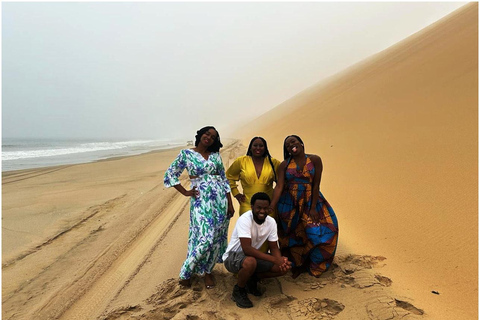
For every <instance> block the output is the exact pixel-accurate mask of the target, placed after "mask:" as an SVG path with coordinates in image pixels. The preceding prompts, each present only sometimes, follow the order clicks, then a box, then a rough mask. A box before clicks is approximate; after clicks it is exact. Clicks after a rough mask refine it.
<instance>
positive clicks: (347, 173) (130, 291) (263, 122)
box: [2, 3, 478, 319]
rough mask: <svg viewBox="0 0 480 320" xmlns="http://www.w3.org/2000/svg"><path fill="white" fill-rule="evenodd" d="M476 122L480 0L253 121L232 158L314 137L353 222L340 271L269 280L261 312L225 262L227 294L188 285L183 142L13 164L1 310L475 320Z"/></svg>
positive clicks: (328, 192) (33, 315)
mask: <svg viewBox="0 0 480 320" xmlns="http://www.w3.org/2000/svg"><path fill="white" fill-rule="evenodd" d="M217 127H218V125H217ZM477 133H478V4H477V3H472V4H468V5H466V6H465V7H463V8H461V9H459V10H457V11H455V12H453V13H452V14H450V15H449V16H447V17H445V18H444V19H442V20H440V21H438V22H437V23H435V24H433V25H431V26H430V27H428V28H426V29H424V30H422V31H420V32H419V33H417V34H415V35H413V36H411V37H409V38H407V39H405V40H404V41H402V42H400V43H398V44H396V45H395V46H393V47H390V48H388V49H387V50H385V51H383V52H380V53H378V54H377V55H375V56H372V57H370V58H369V59H367V60H366V61H363V62H361V63H359V64H357V65H354V66H352V67H351V68H349V69H347V70H345V71H343V72H341V73H340V74H338V75H336V76H334V77H332V78H330V79H327V80H324V81H322V82H320V83H318V84H315V85H313V86H312V87H310V88H308V89H307V90H305V91H303V92H301V93H299V94H298V95H297V96H295V97H293V98H292V99H290V100H288V101H286V102H285V103H283V104H281V105H279V106H278V107H276V108H274V109H272V110H271V111H269V112H268V113H266V114H265V115H262V116H261V117H259V118H258V119H256V120H255V121H254V122H252V123H251V125H249V126H247V127H242V128H238V130H237V132H236V133H235V134H233V135H232V136H233V137H234V138H235V139H230V140H224V141H223V142H224V145H225V147H224V148H222V150H221V151H222V152H221V155H222V158H223V161H224V164H225V166H227V167H228V165H229V164H230V163H231V162H232V161H233V160H234V159H235V158H236V157H238V156H240V155H243V154H245V152H246V147H245V146H246V145H247V143H248V141H249V140H250V138H251V137H253V136H256V135H261V136H263V137H265V138H266V139H267V141H268V143H269V149H270V151H271V153H272V155H273V156H274V157H276V158H279V159H280V158H281V157H282V143H283V139H284V138H285V137H286V136H287V135H289V134H297V135H300V136H301V137H302V139H303V140H304V142H305V147H306V151H307V153H314V154H318V155H320V156H321V157H322V160H323V165H324V172H323V177H322V183H321V189H322V192H323V193H324V195H325V196H326V198H327V199H328V200H329V202H330V203H331V205H332V206H333V208H334V209H335V211H336V213H337V217H338V219H339V225H340V235H339V245H338V249H337V255H336V258H335V260H334V265H333V266H332V268H331V269H330V270H329V271H328V272H326V273H325V274H324V275H322V277H320V278H313V277H310V276H309V275H307V274H303V275H301V276H300V277H299V278H297V279H295V280H293V279H292V278H291V277H290V276H289V275H287V276H284V277H281V278H277V279H272V280H268V281H267V280H265V281H263V282H262V283H261V289H262V290H264V291H265V293H264V295H263V296H262V297H260V298H257V297H252V301H253V303H254V307H253V308H252V309H248V310H244V309H239V308H237V307H236V306H235V304H234V302H232V301H231V300H230V293H231V290H232V287H233V284H234V283H235V277H234V276H232V275H231V274H229V273H228V272H227V271H226V270H225V268H224V267H223V266H222V265H217V266H216V268H215V270H214V274H215V277H216V282H217V286H216V287H215V289H213V290H206V289H205V287H204V285H203V280H202V279H201V278H194V279H193V287H192V288H191V289H184V288H181V287H179V285H178V284H177V276H178V272H179V268H180V266H181V263H182V262H183V259H184V258H185V254H186V247H187V233H188V221H189V210H188V199H187V198H185V197H183V196H182V195H180V194H179V193H177V192H176V191H175V190H174V189H173V188H170V189H165V188H164V186H163V174H164V172H165V169H166V168H167V167H168V165H169V164H170V162H171V161H172V160H173V159H174V157H175V156H176V155H177V154H178V151H179V148H177V149H172V150H167V151H161V152H151V153H148V154H144V155H139V156H133V157H125V158H118V159H110V160H107V161H100V162H95V163H89V164H81V165H71V166H60V167H52V168H43V169H33V170H22V171H13V172H8V173H3V179H2V197H3V199H2V200H3V201H2V211H3V212H2V222H3V223H2V250H3V251H2V317H3V319H171V318H174V319H259V318H261V319H280V318H282V319H400V318H402V319H476V318H478V135H477ZM192 135H193V133H192ZM222 137H223V135H222ZM182 183H183V184H184V185H185V186H188V179H187V176H186V175H185V176H183V180H182ZM235 221H236V217H234V218H233V219H232V221H231V223H230V232H231V229H232V228H233V225H234V223H235Z"/></svg>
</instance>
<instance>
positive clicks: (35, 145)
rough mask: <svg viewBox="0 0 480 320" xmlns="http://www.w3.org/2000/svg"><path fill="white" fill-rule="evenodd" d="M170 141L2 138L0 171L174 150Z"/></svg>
mask: <svg viewBox="0 0 480 320" xmlns="http://www.w3.org/2000/svg"><path fill="white" fill-rule="evenodd" d="M182 145H186V141H183V140H182V141H172V140H122V141H114V140H110V141H108V140H104V141H100V140H54V139H11V138H3V139H2V172H4V171H11V170H21V169H31V168H41V167H50V166H57V165H64V164H78V163H86V162H92V161H97V160H102V159H108V158H112V157H120V156H129V155H136V154H141V153H146V152H150V151H153V150H161V149H168V148H175V147H178V146H182Z"/></svg>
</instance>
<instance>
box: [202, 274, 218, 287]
mask: <svg viewBox="0 0 480 320" xmlns="http://www.w3.org/2000/svg"><path fill="white" fill-rule="evenodd" d="M204 281H205V288H207V289H213V288H214V287H215V278H214V277H213V275H212V274H211V273H205V277H204Z"/></svg>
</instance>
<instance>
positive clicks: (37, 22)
mask: <svg viewBox="0 0 480 320" xmlns="http://www.w3.org/2000/svg"><path fill="white" fill-rule="evenodd" d="M463 4H464V3H459V2H457V3H447V2H423V3H414V2H397V3H391V2H370V3H362V2H353V3H346V2H341V3H338V2H337V3H333V2H332V3H325V2H313V3H312V2H308V3H298V2H293V3H287V2H280V3H273V2H263V3H248V2H239V3H233V2H210V3H201V2H190V3H172V2H170V3H168V2H144V3H138V2H103V3H102V2H87V3H73V2H72V3H68V2H65V3H62V2H50V3H42V2H29V3H28V2H25V3H19V2H12V3H8V2H7V3H5V2H4V3H3V4H2V134H3V136H4V137H50V138H51V137H55V138H59V137H64V138H99V139H104V138H121V139H130V138H132V139H137V138H180V137H182V138H183V137H189V138H192V137H193V136H194V134H195V130H197V129H198V128H200V127H202V126H204V125H210V124H213V125H215V126H216V127H217V128H218V129H219V131H220V134H222V132H224V133H226V134H227V135H228V128H232V127H233V126H238V125H241V124H242V123H244V122H245V121H248V120H251V119H253V118H255V117H257V116H259V115H260V114H262V113H264V112H266V111H267V110H269V109H271V108H273V107H275V106H277V105H278V104H280V103H282V102H283V101H285V100H287V99H288V98H290V97H292V96H294V95H295V94H297V93H298V92H300V91H302V90H304V89H305V88H307V87H309V86H311V85H313V84H315V83H316V82H318V81H320V80H322V79H324V78H325V77H328V76H331V75H333V74H335V73H337V72H339V71H341V70H342V69H345V68H346V67H348V66H350V65H352V64H355V63H356V62H358V61H361V60H363V59H365V58H367V57H368V56H370V55H372V54H375V53H377V52H379V51H381V50H383V49H385V48H387V47H389V46H391V45H393V44H395V43H396V42H398V41H400V40H402V39H404V38H406V37H408V36H409V35H411V34H413V33H415V32H417V31H419V30H421V29H422V28H424V27H426V26H427V25H429V24H431V23H433V22H435V21H437V20H438V19H440V18H442V17H443V16H445V15H447V14H448V13H450V12H451V11H454V10H455V9H457V8H459V7H461V6H462V5H463ZM222 130H223V131H222ZM222 136H223V135H222Z"/></svg>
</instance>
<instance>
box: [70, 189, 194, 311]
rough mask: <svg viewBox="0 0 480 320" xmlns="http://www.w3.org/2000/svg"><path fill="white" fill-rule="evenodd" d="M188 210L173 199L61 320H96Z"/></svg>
mask: <svg viewBox="0 0 480 320" xmlns="http://www.w3.org/2000/svg"><path fill="white" fill-rule="evenodd" d="M187 206H188V199H187V198H185V197H181V196H180V195H176V197H175V199H174V200H173V202H172V203H171V205H170V206H169V207H168V209H167V211H166V212H165V214H161V215H159V217H158V218H157V219H156V220H155V221H154V222H153V223H152V224H151V225H150V226H149V227H148V228H147V229H146V230H145V231H144V232H143V233H142V234H141V235H139V237H138V238H137V239H136V240H135V242H133V243H132V244H131V245H130V246H129V247H128V249H127V250H126V251H125V252H124V253H123V254H122V255H121V256H120V257H119V258H118V259H117V260H116V261H115V262H114V263H113V264H112V265H111V267H110V268H109V269H108V270H107V271H106V272H105V273H104V274H103V275H102V277H101V278H100V279H98V280H97V281H96V282H95V284H93V286H92V287H91V288H90V289H89V290H88V292H86V293H85V294H84V295H83V296H82V297H81V298H80V299H79V300H77V301H76V302H75V303H74V304H73V305H72V306H71V307H70V308H69V309H68V310H67V311H66V312H65V313H64V314H63V315H62V316H61V318H62V319H69V320H70V319H96V318H98V317H99V316H100V315H101V314H102V312H103V311H104V310H105V308H106V307H107V306H108V304H109V303H110V301H111V300H113V299H114V298H115V296H116V295H117V294H118V293H119V292H120V291H121V290H122V288H123V287H124V286H125V285H126V284H127V283H128V282H129V281H130V279H131V278H132V277H133V276H135V274H136V273H137V272H138V270H139V269H140V268H141V267H142V265H143V264H144V263H145V261H146V260H147V259H148V258H149V256H150V255H151V253H152V252H153V251H154V250H155V248H156V247H157V245H158V244H159V243H160V242H161V241H162V239H163V238H164V237H165V236H166V235H167V233H168V232H169V230H170V229H171V226H172V225H173V224H174V223H175V222H176V221H177V220H178V218H179V216H180V215H181V214H183V213H184V212H185V210H186V209H187ZM187 213H188V211H187Z"/></svg>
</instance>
